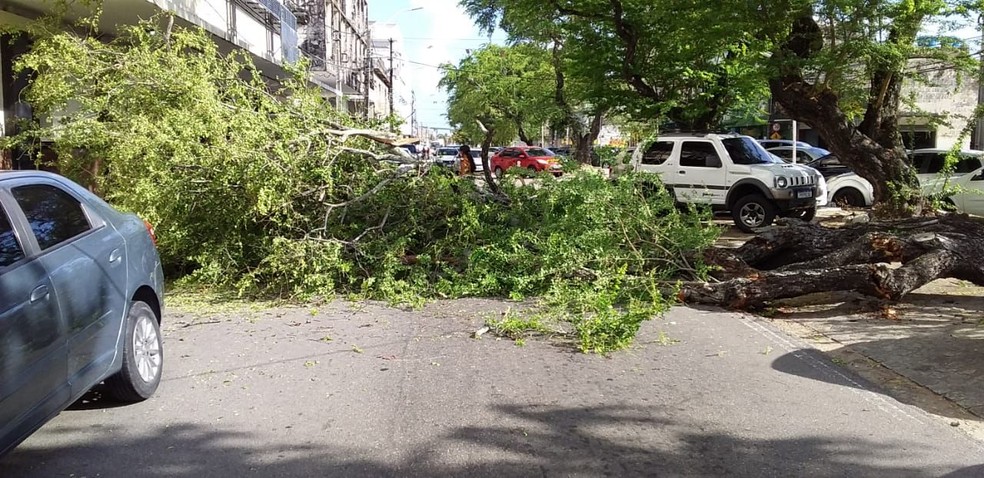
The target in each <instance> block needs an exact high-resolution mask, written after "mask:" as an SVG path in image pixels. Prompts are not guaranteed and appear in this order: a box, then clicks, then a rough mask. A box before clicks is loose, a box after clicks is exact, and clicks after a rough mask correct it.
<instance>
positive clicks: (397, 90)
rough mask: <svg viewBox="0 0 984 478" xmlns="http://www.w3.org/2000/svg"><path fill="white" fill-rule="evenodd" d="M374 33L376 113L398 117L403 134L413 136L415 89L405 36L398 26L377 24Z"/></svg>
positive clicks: (372, 85) (373, 88) (373, 104)
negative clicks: (412, 82)
mask: <svg viewBox="0 0 984 478" xmlns="http://www.w3.org/2000/svg"><path fill="white" fill-rule="evenodd" d="M371 32H372V51H373V53H372V58H373V72H375V73H376V74H377V78H378V80H377V81H374V82H373V83H372V84H371V85H370V86H371V87H372V88H371V90H372V94H371V96H370V98H371V99H370V102H371V104H372V107H373V112H374V113H375V115H376V116H377V117H387V116H390V115H395V116H397V117H398V118H399V119H400V120H401V121H402V123H403V124H402V126H401V129H400V133H401V134H403V135H412V134H413V132H412V131H411V129H412V128H411V124H410V123H411V121H410V120H411V114H412V111H413V89H412V87H411V86H410V69H409V68H408V67H407V60H406V53H405V49H404V45H405V43H404V39H403V34H402V32H401V31H400V28H399V27H398V26H397V25H396V24H395V23H373V24H372V25H371Z"/></svg>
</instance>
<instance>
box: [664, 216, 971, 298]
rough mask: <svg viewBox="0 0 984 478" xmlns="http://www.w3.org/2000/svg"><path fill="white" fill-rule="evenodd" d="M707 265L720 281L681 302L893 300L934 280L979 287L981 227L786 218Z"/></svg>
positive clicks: (687, 289)
mask: <svg viewBox="0 0 984 478" xmlns="http://www.w3.org/2000/svg"><path fill="white" fill-rule="evenodd" d="M705 258H706V259H707V260H708V261H709V262H710V263H711V264H713V265H715V266H717V267H718V271H717V272H716V273H715V274H714V278H715V279H717V280H718V281H719V282H688V283H685V284H683V287H682V289H681V290H680V294H679V298H680V299H681V300H682V301H683V302H688V303H698V304H713V305H720V306H725V307H731V308H736V309H750V308H757V307H761V306H763V305H765V304H766V303H768V302H770V301H773V300H776V299H785V298H791V297H797V296H801V295H806V294H811V293H816V292H832V291H855V292H859V293H862V294H865V295H869V296H872V297H877V298H879V299H885V300H892V301H896V300H899V299H901V298H902V297H904V296H905V295H906V294H908V293H909V292H911V291H913V290H915V289H917V288H919V287H921V286H923V285H924V284H926V283H928V282H930V281H932V280H935V279H940V278H947V277H952V278H956V279H962V280H967V281H970V282H973V283H974V284H977V285H984V220H982V219H978V218H972V217H969V216H966V215H957V214H949V215H943V216H939V217H932V218H926V217H920V218H912V219H904V220H896V221H884V222H871V223H867V224H862V225H850V226H846V227H843V228H829V227H823V226H820V225H817V224H811V223H805V222H803V221H799V220H795V219H787V220H784V221H783V222H782V223H781V224H780V225H778V226H776V227H774V228H772V229H770V230H768V231H766V232H764V233H762V234H761V235H759V236H757V237H755V238H753V239H752V240H750V241H748V242H747V243H745V244H744V245H743V246H741V247H740V248H738V249H736V250H733V251H729V250H724V249H714V250H712V251H709V252H708V253H707V255H706V257H705Z"/></svg>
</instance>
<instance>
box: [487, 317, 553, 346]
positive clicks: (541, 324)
mask: <svg viewBox="0 0 984 478" xmlns="http://www.w3.org/2000/svg"><path fill="white" fill-rule="evenodd" d="M549 320H550V319H549V318H544V316H543V315H541V314H536V313H533V314H520V313H517V312H515V311H512V310H510V311H508V312H506V314H505V315H504V316H503V317H502V318H501V319H489V320H486V321H485V325H486V326H488V327H489V329H490V330H491V331H492V333H494V334H496V335H501V336H503V337H509V338H511V339H513V340H522V339H523V338H525V337H529V336H531V335H549V334H551V333H553V332H554V330H552V329H551V328H550V327H548V326H547V325H546V322H548V321H549Z"/></svg>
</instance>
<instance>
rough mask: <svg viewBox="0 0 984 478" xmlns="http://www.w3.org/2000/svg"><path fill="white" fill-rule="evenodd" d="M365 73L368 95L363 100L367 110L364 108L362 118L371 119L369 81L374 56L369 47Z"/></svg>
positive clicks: (370, 79)
mask: <svg viewBox="0 0 984 478" xmlns="http://www.w3.org/2000/svg"><path fill="white" fill-rule="evenodd" d="M365 75H366V95H365V101H363V105H364V106H365V110H363V112H362V118H363V119H365V120H369V84H370V83H369V82H370V81H372V56H371V55H370V53H369V50H368V49H367V50H366V71H365Z"/></svg>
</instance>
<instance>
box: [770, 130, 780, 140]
mask: <svg viewBox="0 0 984 478" xmlns="http://www.w3.org/2000/svg"><path fill="white" fill-rule="evenodd" d="M769 139H782V135H781V134H779V132H778V131H773V132H772V134H770V135H769Z"/></svg>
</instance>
